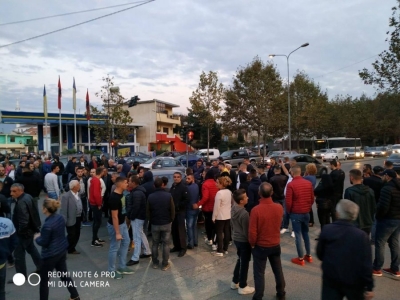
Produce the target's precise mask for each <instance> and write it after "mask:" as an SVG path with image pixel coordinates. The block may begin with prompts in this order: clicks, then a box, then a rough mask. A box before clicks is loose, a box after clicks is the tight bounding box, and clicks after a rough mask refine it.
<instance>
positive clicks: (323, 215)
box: [317, 207, 331, 229]
mask: <svg viewBox="0 0 400 300" xmlns="http://www.w3.org/2000/svg"><path fill="white" fill-rule="evenodd" d="M317 214H318V220H319V223H320V224H321V229H322V228H323V227H324V225H326V224H330V223H331V218H330V216H331V209H330V208H322V207H318V209H317Z"/></svg>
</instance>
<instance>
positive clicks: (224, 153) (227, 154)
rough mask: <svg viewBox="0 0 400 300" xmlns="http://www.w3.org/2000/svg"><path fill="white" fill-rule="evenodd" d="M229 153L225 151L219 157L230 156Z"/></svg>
mask: <svg viewBox="0 0 400 300" xmlns="http://www.w3.org/2000/svg"><path fill="white" fill-rule="evenodd" d="M231 153H232V152H231V151H225V152H223V153H222V154H221V156H230V155H231Z"/></svg>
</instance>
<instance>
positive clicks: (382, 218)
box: [372, 169, 400, 278]
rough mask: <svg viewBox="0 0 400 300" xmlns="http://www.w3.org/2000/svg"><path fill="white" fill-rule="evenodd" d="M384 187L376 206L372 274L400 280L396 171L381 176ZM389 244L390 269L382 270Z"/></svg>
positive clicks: (399, 190) (399, 187)
mask: <svg viewBox="0 0 400 300" xmlns="http://www.w3.org/2000/svg"><path fill="white" fill-rule="evenodd" d="M380 175H381V176H382V179H383V182H384V186H383V188H382V190H381V194H380V197H379V201H378V204H377V206H376V236H375V260H374V264H373V271H372V274H373V275H375V276H382V272H384V273H385V274H388V275H389V276H393V277H396V278H400V272H399V264H400V248H399V236H400V181H399V180H398V179H397V173H396V172H395V171H394V170H391V169H386V170H385V171H384V172H382V173H381V174H380ZM386 242H387V243H388V244H389V248H390V254H391V259H392V261H391V264H390V268H387V269H382V267H383V264H384V259H385V244H386Z"/></svg>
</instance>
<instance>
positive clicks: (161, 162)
mask: <svg viewBox="0 0 400 300" xmlns="http://www.w3.org/2000/svg"><path fill="white" fill-rule="evenodd" d="M141 166H142V167H144V168H145V169H147V170H154V169H172V168H173V169H177V170H180V171H182V172H185V167H184V166H183V165H182V164H181V162H180V161H179V160H177V159H175V158H174V157H154V158H150V159H149V160H147V161H146V162H144V163H143V164H141Z"/></svg>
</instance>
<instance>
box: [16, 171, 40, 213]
mask: <svg viewBox="0 0 400 300" xmlns="http://www.w3.org/2000/svg"><path fill="white" fill-rule="evenodd" d="M33 169H34V166H33V164H31V163H28V164H26V166H25V168H24V169H23V172H22V176H21V177H20V178H19V179H18V181H16V182H17V183H20V184H22V185H23V186H24V192H25V194H29V195H31V196H32V198H33V204H34V205H35V206H36V209H38V200H39V195H40V192H41V190H42V189H41V187H42V181H41V180H40V178H39V175H37V173H36V172H34V171H33Z"/></svg>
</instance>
